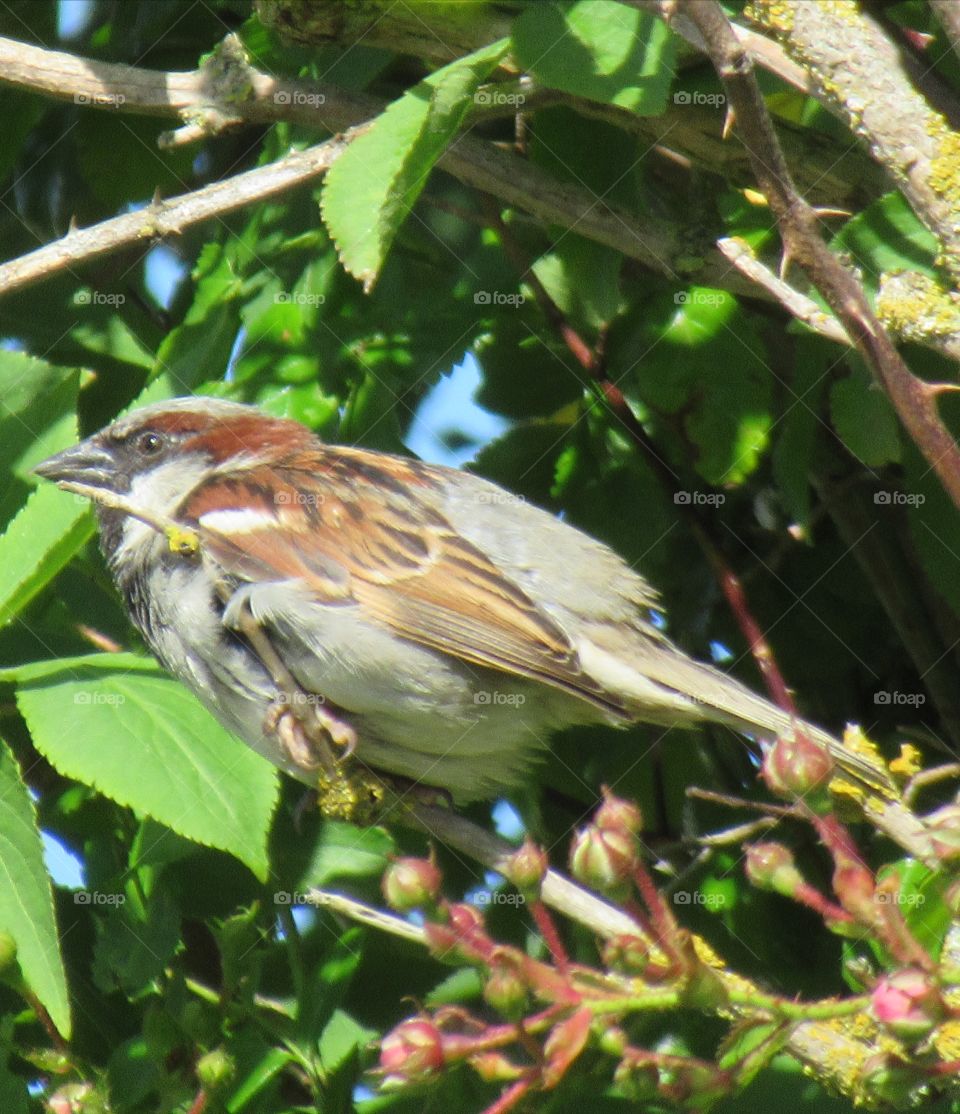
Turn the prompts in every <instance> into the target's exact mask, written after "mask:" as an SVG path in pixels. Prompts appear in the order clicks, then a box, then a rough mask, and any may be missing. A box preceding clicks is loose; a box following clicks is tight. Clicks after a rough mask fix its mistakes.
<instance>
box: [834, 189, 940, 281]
mask: <svg viewBox="0 0 960 1114" xmlns="http://www.w3.org/2000/svg"><path fill="white" fill-rule="evenodd" d="M831 246H832V247H833V249H834V251H841V252H846V253H847V254H849V255H850V256H851V259H852V262H853V264H854V266H856V267H858V268H859V269H860V270H861V271H863V272H864V279H865V281H866V283H867V285H868V287H870V288H871V289H874V290H875V289H876V285H877V279H878V278H879V276H880V275H881V274H882V273H883V272H884V271H920V272H921V273H922V274H925V275H927V276H928V277H929V278H935V277H936V273H937V272H936V267H935V266H934V260H935V258H936V254H937V241H936V238H935V237H934V236H933V233H931V232H930V231H929V230H928V229H927V227H926V226H925V225H924V224H923V223H922V222H921V220H920V218H919V217H918V216H917V215H916V213H914V211H913V210H912V209H911V208H910V206H909V205H908V204H907V202H906V201H905V200H904V198H903V194H901V193H899V192H897V191H894V192H893V193H888V194H886V195H885V196H883V197H881V198H880V200H879V201H875V202H874V203H873V204H872V205H870V206H868V207H867V208H866V209H864V210H863V212H862V213H858V214H857V215H856V216H855V217H853V218H852V219H851V220H848V221H847V223H846V224H845V225H844V226H843V228H841V229H840V231H839V232H838V233H837V235H836V236H835V237H834V239H833V243H832V245H831Z"/></svg>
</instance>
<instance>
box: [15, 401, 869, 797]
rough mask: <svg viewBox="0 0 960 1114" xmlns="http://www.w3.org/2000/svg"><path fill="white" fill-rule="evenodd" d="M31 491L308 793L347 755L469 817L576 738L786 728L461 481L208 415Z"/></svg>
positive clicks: (100, 455) (287, 426) (117, 436)
mask: <svg viewBox="0 0 960 1114" xmlns="http://www.w3.org/2000/svg"><path fill="white" fill-rule="evenodd" d="M36 471H37V472H38V473H39V474H40V475H41V476H44V477H46V478H48V479H51V480H55V481H57V482H59V483H60V484H61V485H62V486H64V487H66V488H68V489H70V490H73V491H76V492H80V493H81V494H83V495H85V496H88V497H89V498H90V499H92V500H93V501H94V504H95V507H96V512H97V517H98V519H99V525H100V537H101V544H102V548H103V552H104V554H105V556H106V560H107V563H108V565H109V567H110V570H111V572H112V574H113V577H114V579H115V581H116V584H117V587H118V588H119V590H120V592H121V593H122V595H123V598H124V600H125V602H126V605H127V608H128V611H129V613H130V616H131V617H132V619H133V621H134V623H135V624H136V625H137V627H138V628H139V630H140V631H141V633H142V634H143V637H144V638H145V639H146V642H147V644H148V645H149V647H150V648H151V650H152V651H153V652H154V653H155V654H156V656H157V657H158V658H159V659H160V661H161V662H162V663H163V665H164V666H165V667H166V668H167V669H168V670H169V671H170V672H171V673H172V674H173V675H174V676H175V677H177V678H179V679H180V680H181V681H182V682H183V683H184V684H186V685H187V686H188V687H189V688H190V689H192V690H193V691H194V692H195V693H196V694H197V696H198V697H199V698H200V699H201V701H202V702H203V703H204V704H205V705H206V706H207V707H208V708H209V709H210V710H211V711H212V712H213V714H214V715H215V716H216V717H217V718H218V719H219V720H220V722H221V723H223V724H224V725H225V726H226V727H227V728H228V729H229V730H230V731H232V732H234V733H235V734H236V735H238V736H240V738H242V739H243V740H245V741H246V742H247V743H248V744H250V745H251V746H253V747H254V748H255V749H257V750H258V751H260V752H261V753H262V754H264V755H265V756H266V757H268V758H269V759H270V760H271V761H273V762H274V763H275V764H277V765H279V766H281V767H282V768H284V769H286V770H287V771H288V772H290V773H292V774H294V775H295V776H297V777H300V778H301V779H302V780H306V781H310V779H311V777H313V776H314V774H315V773H316V772H317V769H318V765H319V764H320V763H321V762H322V763H323V764H324V765H327V764H328V763H329V760H330V755H331V754H332V755H333V757H334V759H335V760H336V761H339V759H341V758H342V757H343V756H345V755H347V754H351V753H355V758H356V760H357V761H359V762H361V763H363V764H365V765H366V766H367V767H369V768H370V769H372V770H376V771H382V772H384V773H386V774H388V775H394V776H399V777H402V778H409V779H411V780H413V781H415V782H417V783H420V784H423V785H426V786H432V787H437V788H441V789H443V790H446V791H449V793H450V794H451V795H452V797H453V798H454V800H455V801H458V802H464V801H469V800H473V799H477V798H489V797H493V796H495V795H497V794H500V793H502V792H504V791H507V790H509V789H510V788H511V787H513V786H515V785H516V784H517V783H518V782H520V781H521V780H522V779H523V777H524V774H525V772H526V771H527V770H528V768H529V767H530V765H531V763H532V762H533V761H534V760H535V759H536V757H537V756H538V754H540V753H541V752H542V751H543V750H544V748H545V747H546V746H547V743H548V740H549V737H550V735H551V733H552V732H554V731H556V730H557V729H559V728H563V727H567V726H569V725H572V724H589V723H606V724H614V725H618V726H625V725H628V724H631V723H634V722H636V721H644V722H649V723H655V724H662V725H665V726H686V725H692V724H695V723H697V722H698V721H704V720H710V721H716V722H720V723H726V724H729V725H731V726H733V727H734V728H736V729H738V730H740V731H742V732H745V733H748V734H751V735H755V736H759V737H761V738H766V739H771V738H774V737H776V736H778V735H781V734H785V733H788V732H791V731H792V730H793V728H794V727H795V724H794V723H793V722H792V720H791V717H790V716H789V715H788V714H787V713H785V712H784V711H782V710H780V709H779V708H777V707H775V706H774V705H772V704H770V703H769V702H768V701H766V700H764V699H762V698H761V697H759V696H757V695H755V694H754V693H752V692H751V691H749V689H747V688H745V687H744V686H743V685H741V684H739V683H738V682H737V681H735V680H733V679H731V678H730V677H728V676H726V675H725V674H724V673H723V672H721V671H720V670H718V669H716V668H714V667H712V666H709V665H704V664H701V663H700V662H697V661H694V660H692V659H691V658H689V657H687V656H686V655H685V654H683V653H682V652H681V651H680V650H678V649H677V648H676V647H675V646H673V645H672V644H671V642H670V641H669V640H668V639H667V638H666V636H665V635H664V634H663V633H662V632H661V631H660V630H659V629H658V627H657V626H656V625H655V623H654V621H653V611H654V609H655V608H656V607H657V598H656V595H655V593H654V592H653V591H652V590H651V589H650V588H649V587H648V585H647V584H646V583H645V582H644V581H643V580H642V579H641V577H639V576H638V575H637V574H636V573H635V572H634V571H633V570H632V569H631V568H630V567H629V566H628V565H627V564H626V563H625V562H624V561H623V560H621V559H620V557H618V556H617V554H615V553H614V552H613V551H612V550H611V549H608V548H607V547H606V546H605V545H602V544H601V543H600V542H598V541H595V540H594V539H592V538H590V537H588V536H587V535H586V534H583V533H581V532H580V531H579V530H577V529H575V528H574V527H573V526H570V525H568V524H566V523H564V522H561V521H559V520H558V519H557V518H555V517H553V516H552V515H550V514H548V513H547V512H546V511H543V510H539V509H537V508H535V507H532V506H530V505H528V504H527V503H525V502H523V501H522V500H518V499H516V498H515V497H513V496H511V495H509V494H508V493H507V492H506V491H504V490H503V489H501V488H499V487H497V486H495V485H494V484H492V483H489V482H488V481H486V480H483V479H480V478H479V477H477V476H474V475H470V474H469V473H466V472H461V471H456V470H454V469H450V468H443V467H438V466H434V465H427V464H423V463H420V462H418V461H416V460H408V459H406V458H402V457H397V456H388V455H385V454H382V453H376V452H369V451H366V450H363V449H354V448H346V447H343V446H339V445H325V444H323V443H322V442H321V441H319V440H318V439H317V438H316V437H315V436H314V435H313V434H312V433H311V432H310V431H309V430H308V429H306V428H305V427H304V426H302V425H300V424H299V423H297V422H293V421H287V420H283V419H279V418H272V417H269V416H267V415H266V414H263V413H261V412H260V411H258V410H256V409H255V408H253V407H250V406H244V405H240V404H238V403H233V402H225V401H221V400H215V399H210V398H184V399H177V400H175V401H173V402H165V403H160V404H157V405H152V406H147V407H144V408H142V409H139V410H136V411H134V412H132V413H131V414H129V415H128V416H126V417H123V418H121V419H120V420H118V421H116V422H115V423H114V424H113V425H111V426H109V427H107V428H106V429H104V430H102V431H101V432H100V433H98V434H96V435H95V436H93V437H90V438H88V439H87V440H86V441H84V442H82V443H81V444H79V445H77V446H75V447H74V448H70V449H67V450H65V451H64V452H61V453H59V454H57V455H56V456H53V457H51V458H50V459H49V460H47V461H45V462H44V463H43V464H41V465H39V466H38V467H37V469H36ZM298 700H299V701H300V702H302V703H306V704H310V708H309V711H308V714H304V710H303V709H302V708H301V709H297V708H293V711H294V712H295V713H296V714H293V715H291V714H290V712H291V705H293V704H295V703H296V702H297V701H298ZM311 725H312V726H311ZM805 730H806V731H807V733H808V735H809V736H810V737H812V738H813V739H814V740H816V742H817V743H819V744H820V745H823V746H824V747H826V748H827V749H828V750H829V751H830V752H831V753H832V754H833V755H834V757H835V758H836V759H837V761H838V763H839V764H840V766H841V768H842V769H843V770H845V771H846V772H848V773H849V774H850V775H851V776H852V777H853V778H854V779H859V781H860V782H861V783H867V784H872V785H874V786H875V785H876V784H877V782H878V781H880V782H882V768H880V767H877V766H876V765H874V764H872V763H868V762H866V761H865V760H864V759H862V758H860V757H859V756H858V755H856V754H854V753H852V752H850V751H848V750H847V749H845V748H843V747H842V746H841V745H840V744H839V743H837V742H836V741H835V740H834V739H833V738H831V737H830V736H829V735H827V734H825V733H824V732H822V731H820V730H819V729H816V728H812V727H809V726H807V727H806V728H805ZM325 751H326V752H327V754H326V758H324V752H325Z"/></svg>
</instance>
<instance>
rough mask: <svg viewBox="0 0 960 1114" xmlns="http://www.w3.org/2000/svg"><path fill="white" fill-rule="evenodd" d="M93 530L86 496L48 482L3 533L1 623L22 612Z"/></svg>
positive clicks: (1, 549)
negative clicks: (63, 489)
mask: <svg viewBox="0 0 960 1114" xmlns="http://www.w3.org/2000/svg"><path fill="white" fill-rule="evenodd" d="M92 534H93V516H92V515H91V513H90V504H89V502H88V501H87V500H86V499H81V498H80V497H79V496H77V495H70V494H68V493H67V492H65V491H60V490H59V489H57V488H55V487H53V486H52V485H45V486H43V487H41V488H40V489H39V490H38V491H35V492H34V493H33V494H32V495H31V496H30V498H29V500H28V501H27V503H26V505H25V506H24V507H23V509H22V510H21V511H20V513H19V514H18V515H17V516H16V518H14V520H13V521H12V522H11V523H10V526H9V527H8V528H7V530H6V532H5V533H4V534H3V535H2V536H0V626H4V625H6V624H7V623H9V622H10V620H11V619H13V618H14V617H15V616H17V615H18V614H19V613H20V612H21V611H22V610H23V609H24V608H25V607H26V606H27V604H28V603H29V602H30V601H31V600H32V599H33V597H34V596H35V595H36V594H37V593H38V592H40V591H42V590H43V588H45V587H46V586H47V584H49V583H50V581H51V580H53V578H54V577H55V576H56V575H57V573H58V572H59V571H60V570H61V569H62V568H63V567H64V565H66V564H68V563H69V561H70V560H71V559H72V558H73V556H74V555H75V554H76V553H77V552H78V551H79V550H80V549H82V548H83V546H84V545H85V544H86V543H87V541H89V539H90V536H91V535H92Z"/></svg>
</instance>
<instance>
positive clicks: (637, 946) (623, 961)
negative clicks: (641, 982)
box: [601, 936, 651, 975]
mask: <svg viewBox="0 0 960 1114" xmlns="http://www.w3.org/2000/svg"><path fill="white" fill-rule="evenodd" d="M601 955H602V958H603V965H604V967H606V968H608V969H609V970H611V971H623V972H624V973H625V974H628V975H642V974H644V973H645V972H646V970H647V967H649V965H650V958H651V957H650V945H649V944H648V943H647V941H646V940H644V939H643V938H642V937H641V936H611V937H610V939H609V940H606V941H604V944H603V948H602V952H601Z"/></svg>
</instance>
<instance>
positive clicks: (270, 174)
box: [0, 129, 359, 296]
mask: <svg viewBox="0 0 960 1114" xmlns="http://www.w3.org/2000/svg"><path fill="white" fill-rule="evenodd" d="M358 130H359V129H356V130H355V131H354V132H353V133H352V134H357V131H358ZM348 141H349V140H348V138H347V137H337V138H335V139H330V140H328V141H327V142H326V143H320V144H318V145H317V146H316V147H308V148H307V149H306V150H305V151H296V152H294V153H293V154H291V155H287V156H285V157H284V158H282V159H278V160H277V161H276V162H274V163H271V164H270V165H269V166H263V167H258V168H257V169H256V170H248V171H246V172H245V173H243V174H237V175H235V176H234V177H233V178H228V179H227V180H226V181H224V182H216V183H214V184H213V185H211V186H205V187H204V188H203V189H200V190H196V191H194V192H193V193H185V194H181V195H180V196H179V197H174V198H171V199H170V200H169V201H161V200H154V201H152V202H151V203H150V205H148V206H147V208H146V209H141V210H138V211H137V212H135V213H125V214H124V215H123V216H120V217H114V218H112V219H111V220H107V221H103V222H102V223H100V224H95V225H93V226H92V227H91V228H83V229H72V230H71V231H70V232H68V233H67V235H66V236H64V237H62V238H61V239H59V240H56V241H54V242H53V243H52V244H46V245H45V246H44V247H42V248H38V249H37V250H36V251H32V252H30V253H29V254H27V255H23V256H20V258H18V259H14V260H11V261H10V262H9V263H3V264H0V296H2V295H3V294H9V293H11V291H14V290H17V289H18V288H20V287H22V286H28V285H30V283H33V282H37V281H39V280H40V279H43V278H47V277H48V276H50V275H52V274H54V273H55V272H57V271H61V270H63V269H64V268H68V267H71V266H74V265H76V264H78V263H81V262H84V261H86V260H89V259H94V258H96V257H97V256H99V255H106V254H107V253H109V252H112V251H117V250H118V249H119V248H121V247H125V246H127V245H130V244H136V243H146V244H151V243H153V242H154V241H155V240H158V239H163V238H165V237H167V236H176V235H179V234H180V233H181V232H182V231H183V230H184V229H185V228H187V227H189V226H190V225H193V224H199V223H200V222H201V221H205V220H209V219H210V218H211V217H214V216H220V215H222V214H223V213H229V212H232V211H233V210H235V209H240V208H242V207H243V206H244V205H249V204H250V203H251V202H253V201H262V200H263V199H265V198H267V197H272V196H274V195H275V194H278V193H285V192H286V191H287V190H290V189H293V188H294V187H295V186H299V185H303V184H304V183H306V182H311V181H313V180H314V179H316V178H318V177H320V176H321V175H323V174H325V173H326V171H327V170H328V169H329V167H330V166H331V165H332V163H333V162H334V160H335V159H336V158H337V157H338V156H339V155H341V154H342V153H343V151H344V150H345V149H346V147H347V143H348Z"/></svg>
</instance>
